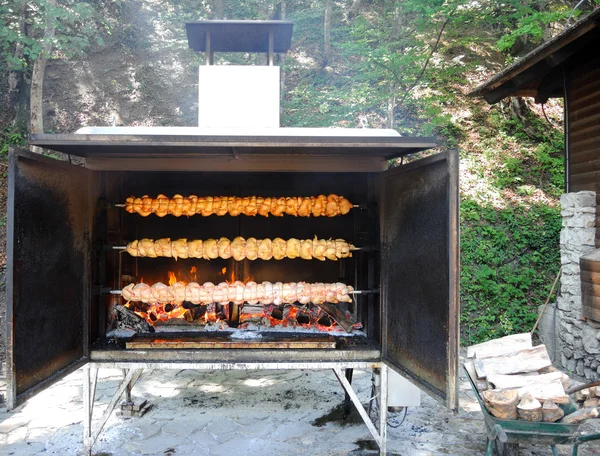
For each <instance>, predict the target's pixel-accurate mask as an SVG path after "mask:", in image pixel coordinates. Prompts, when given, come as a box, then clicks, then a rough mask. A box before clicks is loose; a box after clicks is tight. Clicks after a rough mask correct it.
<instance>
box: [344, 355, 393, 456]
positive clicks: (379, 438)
mask: <svg viewBox="0 0 600 456" xmlns="http://www.w3.org/2000/svg"><path fill="white" fill-rule="evenodd" d="M379 369H380V375H381V381H380V389H379V394H378V395H379V407H378V410H379V430H377V428H376V427H375V425H374V424H373V422H372V421H371V417H370V416H369V414H368V413H367V411H366V410H365V408H364V407H363V405H362V403H361V402H360V399H359V398H358V396H357V395H356V392H355V391H354V389H353V388H352V385H351V384H350V382H349V381H348V379H347V378H346V376H345V373H344V372H343V371H342V369H333V373H334V374H335V376H336V377H337V379H338V381H339V382H340V384H341V385H342V387H343V388H344V390H345V391H346V394H348V396H350V399H351V400H352V402H353V403H354V406H355V407H356V410H357V411H358V413H359V415H360V416H361V418H362V419H363V421H364V423H365V425H366V426H367V429H369V432H370V433H371V435H372V436H373V439H374V440H375V443H377V446H379V454H380V455H381V456H385V454H386V450H387V448H386V447H387V414H388V391H387V388H388V385H387V380H388V371H387V370H388V367H387V366H386V365H385V364H382V365H381V367H380V368H379Z"/></svg>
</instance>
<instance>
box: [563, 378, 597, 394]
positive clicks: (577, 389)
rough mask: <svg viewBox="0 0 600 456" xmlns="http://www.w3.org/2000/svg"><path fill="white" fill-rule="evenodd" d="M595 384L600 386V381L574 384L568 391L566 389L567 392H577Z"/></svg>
mask: <svg viewBox="0 0 600 456" xmlns="http://www.w3.org/2000/svg"><path fill="white" fill-rule="evenodd" d="M593 386H600V381H595V382H591V383H585V384H583V385H577V386H572V387H571V388H569V389H568V390H567V391H565V393H567V394H573V393H576V392H577V391H581V390H582V389H586V388H591V387H593Z"/></svg>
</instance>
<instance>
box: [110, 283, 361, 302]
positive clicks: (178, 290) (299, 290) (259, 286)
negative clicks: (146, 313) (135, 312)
mask: <svg viewBox="0 0 600 456" xmlns="http://www.w3.org/2000/svg"><path fill="white" fill-rule="evenodd" d="M352 291H354V289H353V288H352V287H351V286H349V285H345V284H343V283H305V282H286V283H282V282H276V283H271V282H262V283H256V282H248V283H246V284H244V283H243V282H240V281H236V282H234V283H231V284H230V283H226V282H222V283H219V284H218V285H215V284H213V283H211V282H206V283H205V284H204V285H200V284H198V283H196V282H190V283H188V284H187V285H186V284H184V283H182V282H176V283H174V284H173V285H171V286H168V285H165V284H163V283H160V282H159V283H155V284H154V285H152V286H150V285H148V284H145V283H138V284H133V283H132V284H130V285H127V286H126V287H125V288H123V290H122V291H121V294H122V296H123V298H124V299H126V300H127V301H141V302H144V303H149V304H154V303H173V304H181V303H183V302H184V301H188V302H191V303H193V304H211V303H220V304H223V305H224V304H227V303H230V302H232V303H234V304H240V305H241V304H244V303H248V304H251V305H256V304H261V305H269V304H276V305H280V304H293V303H295V302H299V303H300V304H316V305H319V304H323V303H325V302H328V303H332V304H337V303H339V302H352V298H351V297H350V294H351V292H352Z"/></svg>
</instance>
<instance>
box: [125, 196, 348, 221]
mask: <svg viewBox="0 0 600 456" xmlns="http://www.w3.org/2000/svg"><path fill="white" fill-rule="evenodd" d="M352 207H353V206H352V203H350V201H348V200H347V199H346V198H344V197H343V196H338V195H333V194H331V195H328V196H325V195H319V196H306V197H303V196H293V197H280V198H270V197H262V196H247V197H239V196H196V195H190V196H182V195H175V196H173V198H168V197H167V196H165V195H158V196H157V197H156V198H151V197H150V196H148V195H144V196H142V197H141V198H137V197H134V196H130V197H129V198H127V199H126V200H125V210H126V211H127V212H129V213H134V212H137V213H138V214H140V215H141V216H143V217H147V216H148V215H150V214H156V215H158V216H159V217H164V216H166V215H167V214H170V215H174V216H175V217H181V216H182V215H186V216H188V217H191V216H192V215H196V214H198V215H202V216H203V217H208V216H209V215H213V214H214V215H218V216H223V215H226V214H229V215H231V216H233V217H235V216H238V215H240V214H244V215H248V216H255V215H261V216H263V217H268V216H269V214H270V215H274V216H275V217H282V216H283V215H284V214H287V215H293V216H295V217H311V216H312V217H323V216H327V217H335V216H337V215H345V214H347V213H348V212H350V209H352Z"/></svg>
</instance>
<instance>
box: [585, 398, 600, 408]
mask: <svg viewBox="0 0 600 456" xmlns="http://www.w3.org/2000/svg"><path fill="white" fill-rule="evenodd" d="M599 405H600V397H589V398H587V399H586V400H585V401H583V406H584V407H585V408H588V407H598V406H599Z"/></svg>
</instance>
